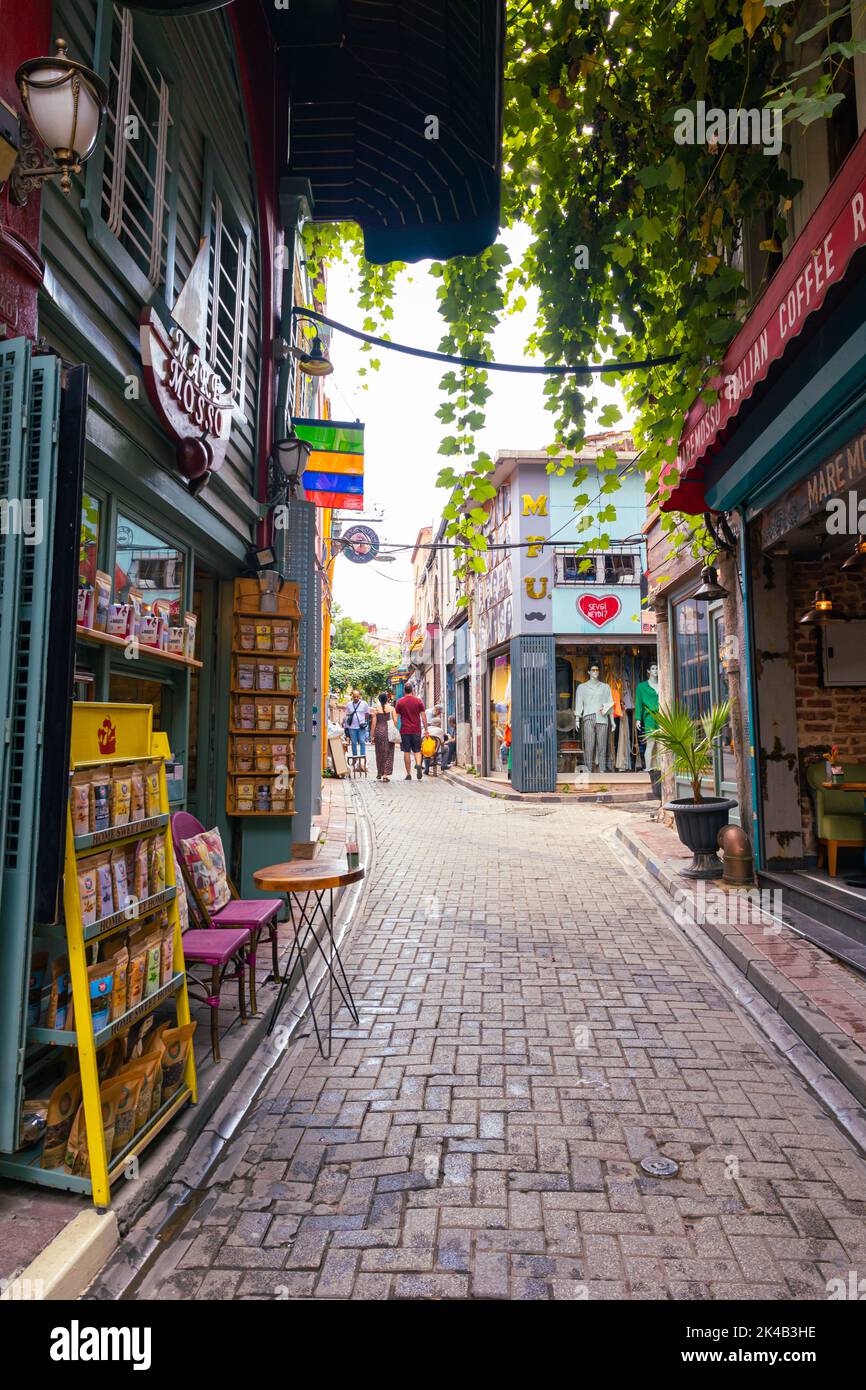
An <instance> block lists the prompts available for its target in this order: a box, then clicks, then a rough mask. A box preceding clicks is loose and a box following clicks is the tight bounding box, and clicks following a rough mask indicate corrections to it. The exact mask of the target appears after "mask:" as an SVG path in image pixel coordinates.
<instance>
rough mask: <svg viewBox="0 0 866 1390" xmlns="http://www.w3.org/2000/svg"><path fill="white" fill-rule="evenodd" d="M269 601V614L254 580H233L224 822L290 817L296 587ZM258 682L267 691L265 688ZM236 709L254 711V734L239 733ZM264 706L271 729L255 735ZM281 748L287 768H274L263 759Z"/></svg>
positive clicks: (278, 765)
mask: <svg viewBox="0 0 866 1390" xmlns="http://www.w3.org/2000/svg"><path fill="white" fill-rule="evenodd" d="M273 599H274V611H269V610H265V609H263V608H262V606H261V605H262V594H261V590H260V588H259V583H258V580H256V579H237V580H235V589H234V608H233V616H232V651H231V672H230V690H231V697H230V698H231V711H230V716H229V757H228V778H227V786H226V810H227V812H228V814H229V815H230V816H266V817H271V816H293V815H294V814H295V792H294V779H295V775H296V774H295V737H296V734H297V701H298V699H299V698H300V690H299V682H298V661H299V657H300V642H299V622H300V617H301V611H300V608H299V607H298V586H297V584H288V583H286V584H283V586H282V588H281V589H280V591H279V593H277V594H275V595H274V596H273ZM280 639H282V641H281V642H280ZM278 642H280V645H279V646H278ZM268 668H270V669H268ZM264 681H268V682H272V684H268V685H267V686H266V687H265V688H263V682H264ZM281 682H282V688H281ZM242 704H247V705H251V706H252V707H253V710H254V715H253V721H254V727H253V728H244V727H242V726H241V723H240V719H241V709H240V706H241V705H242ZM275 705H286V706H288V721H287V727H285V728H275V727H274V722H275V710H274V706H275ZM265 706H270V718H269V720H268V724H269V727H259V726H258V725H259V710H261V709H263V707H265ZM279 744H284V745H286V754H285V762H278V761H277V760H276V758H275V756H274V754H273V753H271V752H269V750H272V749H273V747H274V745H279ZM244 745H248V747H247V748H246V749H245V748H244ZM257 745H258V749H257Z"/></svg>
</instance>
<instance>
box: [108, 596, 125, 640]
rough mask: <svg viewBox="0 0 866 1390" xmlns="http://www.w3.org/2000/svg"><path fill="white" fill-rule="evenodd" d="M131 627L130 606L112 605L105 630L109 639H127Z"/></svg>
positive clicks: (110, 605) (109, 606) (123, 604)
mask: <svg viewBox="0 0 866 1390" xmlns="http://www.w3.org/2000/svg"><path fill="white" fill-rule="evenodd" d="M128 627H129V604H128V603H110V604H109V605H108V613H107V615H106V624H105V630H106V632H107V633H108V635H109V637H125V636H126V634H127V629H128Z"/></svg>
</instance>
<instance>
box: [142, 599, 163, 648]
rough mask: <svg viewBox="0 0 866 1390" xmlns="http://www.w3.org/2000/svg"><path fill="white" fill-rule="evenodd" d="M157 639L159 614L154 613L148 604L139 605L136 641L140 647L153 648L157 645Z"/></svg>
mask: <svg viewBox="0 0 866 1390" xmlns="http://www.w3.org/2000/svg"><path fill="white" fill-rule="evenodd" d="M158 637H159V614H158V613H154V611H153V609H152V607H151V606H150V604H149V603H142V605H141V622H140V624H139V628H138V640H139V642H140V643H141V645H142V647H155V646H157V645H158Z"/></svg>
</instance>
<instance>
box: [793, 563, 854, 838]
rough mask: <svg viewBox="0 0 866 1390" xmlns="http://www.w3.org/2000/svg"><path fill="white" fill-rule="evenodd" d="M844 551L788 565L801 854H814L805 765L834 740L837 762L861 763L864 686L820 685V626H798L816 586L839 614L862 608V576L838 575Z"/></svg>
mask: <svg viewBox="0 0 866 1390" xmlns="http://www.w3.org/2000/svg"><path fill="white" fill-rule="evenodd" d="M844 558H845V557H844V555H837V556H833V557H827V558H826V559H825V560H821V561H795V562H794V564H793V565H792V569H791V590H790V596H791V603H790V625H791V626H790V633H791V643H792V651H793V653H794V673H795V682H796V696H797V735H798V745H799V758H800V785H801V787H802V788H803V789H804V790H803V794H802V796H801V809H802V812H803V829H804V834H805V835H806V840H807V852H812V853H814V850H815V836H814V817H813V813H812V803H811V800H810V798H809V795H808V792H807V791H806V790H805V787H806V768H807V767H808V766H809V765H810V763H813V762H815V761H816V760H818V759H821V758H822V756H823V754H824V753H826V752H827V751H828V750H829V749H830V748H831V746H832V745H833V744H834V743H835V744H836V746H837V747H838V749H839V759H840V761H841V762H858V763H859V762H866V687H864V686H830V687H825V686H823V685H822V684H821V678H822V677H821V666H820V655H819V653H820V647H819V643H820V640H821V639H820V630H819V629H817V628H814V627H801V626H800V618H801V617H802V615H803V614H804V613H805V612H806V610H807V609H808V608H811V606H812V602H813V600H814V597H815V590H816V589H827V590H828V591H829V593H830V597H831V598H832V599H833V602H834V603H837V604H838V605H839V608H840V609H843V610H844V611H845V612H847V613H850V614H852V615H854V614H860V613H863V612H866V604H864V600H863V577H862V574H861V575H858V574H857V573H856V572H855V573H853V574H843V573H842V571H841V569H840V566H841V564H842V560H843V559H844Z"/></svg>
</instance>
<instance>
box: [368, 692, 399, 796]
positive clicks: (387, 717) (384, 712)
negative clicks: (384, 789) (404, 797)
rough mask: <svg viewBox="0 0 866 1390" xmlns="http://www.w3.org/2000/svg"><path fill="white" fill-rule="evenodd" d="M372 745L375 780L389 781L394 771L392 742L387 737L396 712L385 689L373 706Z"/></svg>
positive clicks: (395, 722)
mask: <svg viewBox="0 0 866 1390" xmlns="http://www.w3.org/2000/svg"><path fill="white" fill-rule="evenodd" d="M372 719H373V728H372V735H373V747H374V748H375V749H376V781H377V782H390V780H391V773H392V772H393V771H394V744H393V743H392V742H391V740H390V739H389V738H388V729H389V728H390V726H391V725H392V724H393V726H394V728H395V729H396V728H397V727H398V725H397V712H396V710H395V709H394V706H393V705H392V704H391V697H390V695H389V694H388V691H387V690H383V691H382V693H381V694H380V696H379V703H378V705H374V706H373V715H372Z"/></svg>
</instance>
